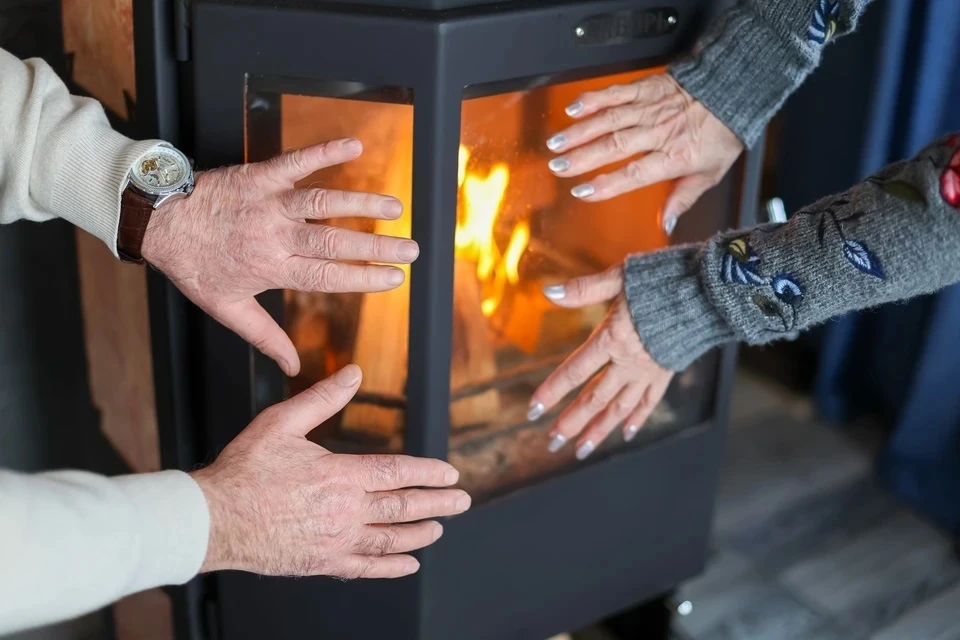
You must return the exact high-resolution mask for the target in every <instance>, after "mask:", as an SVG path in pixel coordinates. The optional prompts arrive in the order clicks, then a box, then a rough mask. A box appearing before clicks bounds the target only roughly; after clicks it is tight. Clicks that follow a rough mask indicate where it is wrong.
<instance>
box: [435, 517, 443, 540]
mask: <svg viewBox="0 0 960 640" xmlns="http://www.w3.org/2000/svg"><path fill="white" fill-rule="evenodd" d="M442 535H443V525H442V524H440V523H439V522H434V523H433V541H434V542H436V541H437V540H439V539H440V536H442Z"/></svg>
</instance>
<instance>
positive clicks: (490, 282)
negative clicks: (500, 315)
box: [455, 146, 530, 317]
mask: <svg viewBox="0 0 960 640" xmlns="http://www.w3.org/2000/svg"><path fill="white" fill-rule="evenodd" d="M469 160H470V151H469V150H468V149H467V148H466V147H463V146H461V147H460V154H459V161H460V162H459V167H458V171H457V179H458V182H459V185H460V189H461V196H462V200H461V203H462V211H461V215H460V216H459V220H458V221H457V234H456V238H455V244H456V255H457V258H460V259H464V260H469V261H471V262H476V263H477V278H478V279H479V280H480V282H481V283H482V284H483V289H484V296H483V301H482V303H481V306H480V308H481V310H482V311H483V315H485V316H487V317H490V316H492V315H493V314H494V312H496V310H497V307H499V306H500V302H501V301H502V300H503V294H504V292H505V290H506V285H507V283H508V282H510V283H511V284H516V283H517V282H519V280H520V274H519V271H518V268H519V264H520V258H521V257H522V256H523V253H524V251H526V249H527V244H528V243H529V241H530V227H529V225H527V223H526V222H521V223H519V224H518V225H517V226H516V227H514V229H513V232H512V234H511V237H510V241H509V242H508V243H507V248H506V250H505V251H504V252H503V253H501V252H500V248H499V247H497V243H496V241H495V239H494V227H495V225H496V221H497V216H498V215H499V214H500V209H501V208H502V206H503V200H504V196H505V195H506V193H507V185H509V183H510V169H509V168H508V167H507V165H505V164H502V163H501V164H497V165H494V167H493V168H492V169H491V170H490V173H489V174H487V175H486V176H482V175H480V174H478V173H477V172H471V171H467V162H468V161H469Z"/></svg>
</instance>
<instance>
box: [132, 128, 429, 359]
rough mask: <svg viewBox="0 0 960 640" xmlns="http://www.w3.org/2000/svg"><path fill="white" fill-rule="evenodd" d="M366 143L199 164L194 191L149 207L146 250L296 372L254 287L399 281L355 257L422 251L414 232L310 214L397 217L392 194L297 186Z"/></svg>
mask: <svg viewBox="0 0 960 640" xmlns="http://www.w3.org/2000/svg"><path fill="white" fill-rule="evenodd" d="M362 151H363V147H362V145H361V144H360V142H359V141H358V140H352V139H348V140H338V141H334V142H328V143H325V144H320V145H317V146H313V147H308V148H306V149H301V150H298V151H292V152H289V153H285V154H283V155H281V156H278V157H276V158H274V159H272V160H268V161H266V162H259V163H256V164H249V165H242V166H236V167H227V168H225V169H215V170H213V171H207V172H204V173H201V174H199V175H198V176H197V185H196V189H195V190H194V192H193V195H191V196H190V197H189V198H182V199H177V200H172V201H170V202H169V203H166V204H164V205H162V206H161V207H160V208H159V209H157V211H156V213H155V214H154V215H153V216H152V218H151V220H150V225H149V226H148V227H147V231H146V235H145V236H144V239H143V247H142V249H143V256H144V258H145V259H146V260H147V262H149V263H150V264H152V265H153V266H155V267H156V268H158V269H160V270H161V271H163V273H164V274H166V276H167V277H168V278H170V280H172V281H173V283H174V284H175V285H176V286H177V288H178V289H180V291H182V292H183V294H184V295H185V296H187V297H188V298H190V300H192V301H193V302H194V303H195V304H196V305H197V306H199V307H200V308H201V309H203V310H204V311H206V312H207V313H208V314H210V315H211V316H212V317H213V318H214V319H216V320H217V321H219V322H221V323H222V324H223V325H224V326H226V327H227V328H229V329H231V330H233V331H235V332H237V333H238V334H239V335H240V336H241V337H242V338H244V339H245V340H247V341H248V342H250V343H251V344H253V345H254V346H255V347H257V348H258V349H260V351H262V352H263V353H265V354H266V355H267V356H269V357H270V358H272V359H274V360H276V361H277V363H278V364H279V365H280V366H281V367H282V368H283V370H284V372H285V373H286V374H287V375H291V376H292V375H296V374H297V373H298V372H299V370H300V358H299V356H298V355H297V350H296V349H295V348H294V346H293V343H292V342H291V341H290V338H289V337H288V336H287V334H286V333H284V331H283V330H282V329H281V328H280V327H279V326H278V325H277V323H276V322H274V320H273V319H272V318H271V317H270V316H269V314H267V312H266V311H265V310H264V309H263V307H261V306H260V304H259V303H258V302H257V301H256V300H255V299H254V296H255V295H257V294H259V293H262V292H263V291H266V290H269V289H296V290H298V291H325V292H331V293H333V292H349V291H360V292H366V291H385V290H387V289H393V288H394V287H397V286H399V285H400V284H401V283H402V282H403V279H404V273H403V271H401V270H400V269H398V268H396V267H389V266H383V265H377V264H357V262H363V263H367V262H380V263H395V264H409V263H411V262H413V261H414V260H416V258H417V256H418V255H419V252H420V250H419V248H418V247H417V243H416V242H414V241H412V240H405V239H402V238H388V237H384V236H377V235H373V234H369V233H361V232H357V231H350V230H347V229H340V228H337V227H332V226H328V225H325V224H306V221H307V220H325V219H328V218H344V217H351V216H352V217H364V218H379V219H395V218H398V217H400V214H401V212H402V206H401V204H400V201H399V200H397V199H396V198H391V197H386V196H379V195H372V194H366V193H351V192H346V191H335V190H328V189H295V188H294V183H295V182H297V181H298V180H301V179H303V178H306V177H307V176H309V175H311V174H312V173H314V172H316V171H318V170H320V169H323V168H326V167H330V166H333V165H336V164H340V163H343V162H347V161H349V160H353V159H355V158H357V157H358V156H359V155H360V154H361V152H362Z"/></svg>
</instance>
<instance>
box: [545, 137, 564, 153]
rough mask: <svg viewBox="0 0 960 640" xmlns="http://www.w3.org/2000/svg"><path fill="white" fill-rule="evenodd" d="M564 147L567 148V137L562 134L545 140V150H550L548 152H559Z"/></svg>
mask: <svg viewBox="0 0 960 640" xmlns="http://www.w3.org/2000/svg"><path fill="white" fill-rule="evenodd" d="M565 146H567V136H565V135H563V134H562V133H558V134H557V135H555V136H553V137H552V138H550V139H549V140H547V149H550V151H560V149H563V148H564V147H565Z"/></svg>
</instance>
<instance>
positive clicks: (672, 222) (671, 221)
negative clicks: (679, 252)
mask: <svg viewBox="0 0 960 640" xmlns="http://www.w3.org/2000/svg"><path fill="white" fill-rule="evenodd" d="M676 226H677V216H667V217H666V218H664V220H663V230H664V231H666V233H667V235H668V236H669V235H672V234H673V230H674V229H675V228H676Z"/></svg>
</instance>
